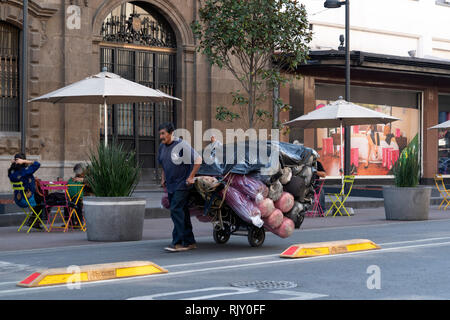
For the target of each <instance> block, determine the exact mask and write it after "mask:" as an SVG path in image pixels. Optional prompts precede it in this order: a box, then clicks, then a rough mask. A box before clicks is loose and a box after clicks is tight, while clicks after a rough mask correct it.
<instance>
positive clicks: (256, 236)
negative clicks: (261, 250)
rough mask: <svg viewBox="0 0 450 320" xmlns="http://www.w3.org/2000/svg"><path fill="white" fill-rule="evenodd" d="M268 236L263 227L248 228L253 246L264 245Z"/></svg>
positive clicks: (249, 241) (249, 239)
mask: <svg viewBox="0 0 450 320" xmlns="http://www.w3.org/2000/svg"><path fill="white" fill-rule="evenodd" d="M265 238H266V231H265V230H264V227H263V228H256V227H250V229H249V230H248V243H249V244H250V245H251V246H252V247H259V246H262V244H263V243H264V239H265Z"/></svg>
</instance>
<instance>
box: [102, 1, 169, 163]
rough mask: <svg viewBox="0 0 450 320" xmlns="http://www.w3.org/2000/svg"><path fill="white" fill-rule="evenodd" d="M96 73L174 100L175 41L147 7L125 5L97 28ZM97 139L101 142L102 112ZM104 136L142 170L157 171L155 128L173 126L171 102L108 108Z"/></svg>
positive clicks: (146, 5) (141, 3)
mask: <svg viewBox="0 0 450 320" xmlns="http://www.w3.org/2000/svg"><path fill="white" fill-rule="evenodd" d="M101 32H102V37H103V41H102V43H101V48H100V70H102V69H103V68H104V67H106V68H107V70H108V71H109V72H113V73H115V74H118V75H120V76H121V77H123V78H125V79H128V80H131V81H134V82H137V83H139V84H142V85H144V86H147V87H150V88H154V89H158V90H161V91H163V92H165V93H167V94H170V95H172V96H173V95H175V87H176V63H175V62H176V49H175V48H176V39H175V33H174V32H173V30H172V29H171V27H170V25H169V23H168V22H167V21H166V20H165V19H164V18H163V16H162V15H161V14H160V13H159V12H158V11H157V9H155V8H154V7H153V6H151V5H150V4H148V3H143V2H129V3H124V4H122V5H120V6H118V7H117V8H115V9H114V10H113V11H112V12H111V13H110V14H109V15H108V16H107V17H106V18H105V20H104V22H103V25H102V31H101ZM102 108H103V107H101V110H100V126H99V128H100V138H101V139H103V138H104V132H103V128H104V119H103V118H104V110H103V109H102ZM107 108H108V110H107V115H108V127H109V128H108V133H109V134H110V135H111V138H113V137H114V138H115V139H117V141H118V142H119V143H123V144H124V145H125V147H127V148H129V149H130V150H134V151H136V154H137V158H138V161H139V162H140V163H142V167H143V168H156V167H157V161H156V153H157V148H158V146H159V138H158V137H157V134H158V132H157V128H158V126H159V124H160V123H163V122H167V121H174V119H175V117H174V110H175V102H173V101H168V102H164V103H129V104H116V105H112V106H108V107H107Z"/></svg>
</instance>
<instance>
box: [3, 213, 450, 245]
mask: <svg viewBox="0 0 450 320" xmlns="http://www.w3.org/2000/svg"><path fill="white" fill-rule="evenodd" d="M443 219H450V210H448V211H443V210H438V209H437V206H431V207H430V215H429V221H436V220H443ZM392 223H415V222H405V221H388V220H386V219H385V214H384V208H361V209H355V215H354V216H352V217H348V216H344V217H341V216H337V217H314V218H311V217H306V218H305V220H304V222H303V224H302V226H301V228H300V229H296V230H295V232H302V231H303V230H314V229H323V228H339V227H357V226H361V225H377V224H378V225H379V224H392ZM192 225H193V229H194V233H195V236H196V237H204V236H207V237H210V239H211V242H212V243H213V242H214V240H213V237H212V230H213V229H212V224H211V223H203V222H200V221H198V220H197V218H194V217H193V218H192ZM172 228H173V224H172V221H171V219H170V218H154V219H146V220H145V222H144V233H143V239H142V240H143V241H146V240H156V239H167V244H168V245H169V244H170V239H171V233H172ZM232 238H233V236H232ZM230 241H231V240H230ZM266 241H267V242H269V241H270V239H266ZM102 243H104V242H93V241H87V238H86V234H85V233H84V232H82V231H78V230H77V231H69V232H66V233H63V232H61V231H55V232H51V233H47V232H42V231H35V230H32V231H30V233H28V234H26V233H25V232H20V233H19V232H17V227H16V226H14V227H3V228H0V252H1V251H15V250H29V249H42V248H53V247H67V246H89V245H98V244H102ZM286 243H289V238H288V239H286Z"/></svg>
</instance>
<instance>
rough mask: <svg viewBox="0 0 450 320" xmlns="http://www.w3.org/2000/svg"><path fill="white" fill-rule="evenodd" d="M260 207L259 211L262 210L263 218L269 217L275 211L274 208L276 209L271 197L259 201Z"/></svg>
mask: <svg viewBox="0 0 450 320" xmlns="http://www.w3.org/2000/svg"><path fill="white" fill-rule="evenodd" d="M258 209H259V211H261V218H266V217H268V216H269V215H270V214H271V213H272V212H273V210H275V205H274V204H273V200H272V199H270V198H265V199H264V200H263V201H261V202H260V203H258Z"/></svg>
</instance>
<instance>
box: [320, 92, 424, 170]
mask: <svg viewBox="0 0 450 320" xmlns="http://www.w3.org/2000/svg"><path fill="white" fill-rule="evenodd" d="M343 91H344V86H341V85H332V84H322V83H318V84H316V108H320V107H322V106H324V105H326V104H327V103H330V102H332V101H334V100H336V98H333V97H338V96H343V95H344V92H343ZM419 101H420V93H419V92H416V91H407V90H396V89H388V88H372V87H362V86H361V87H359V86H352V102H354V103H356V104H357V105H360V106H363V107H366V108H369V109H372V110H375V111H378V112H381V113H385V114H387V115H390V116H394V117H396V118H399V119H400V121H394V122H392V123H391V124H386V125H385V124H377V125H359V126H352V127H350V130H351V135H350V136H351V140H350V144H351V146H350V148H351V152H350V165H351V168H350V171H351V173H352V174H354V175H358V176H390V175H392V166H393V164H394V163H395V162H396V161H397V159H398V157H399V155H400V153H401V152H402V150H403V149H404V148H405V147H406V146H408V145H409V144H411V142H413V141H415V139H418V133H419V122H420V121H419V120H420V113H419V110H420V105H419ZM340 134H341V132H340V128H323V129H322V128H321V129H316V130H315V146H314V149H316V150H318V152H319V155H320V159H321V162H322V164H323V166H324V167H325V169H326V171H327V174H328V176H334V177H337V176H339V168H340V163H341V162H340ZM344 148H345V146H344ZM343 153H344V152H343ZM344 154H345V153H344Z"/></svg>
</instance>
